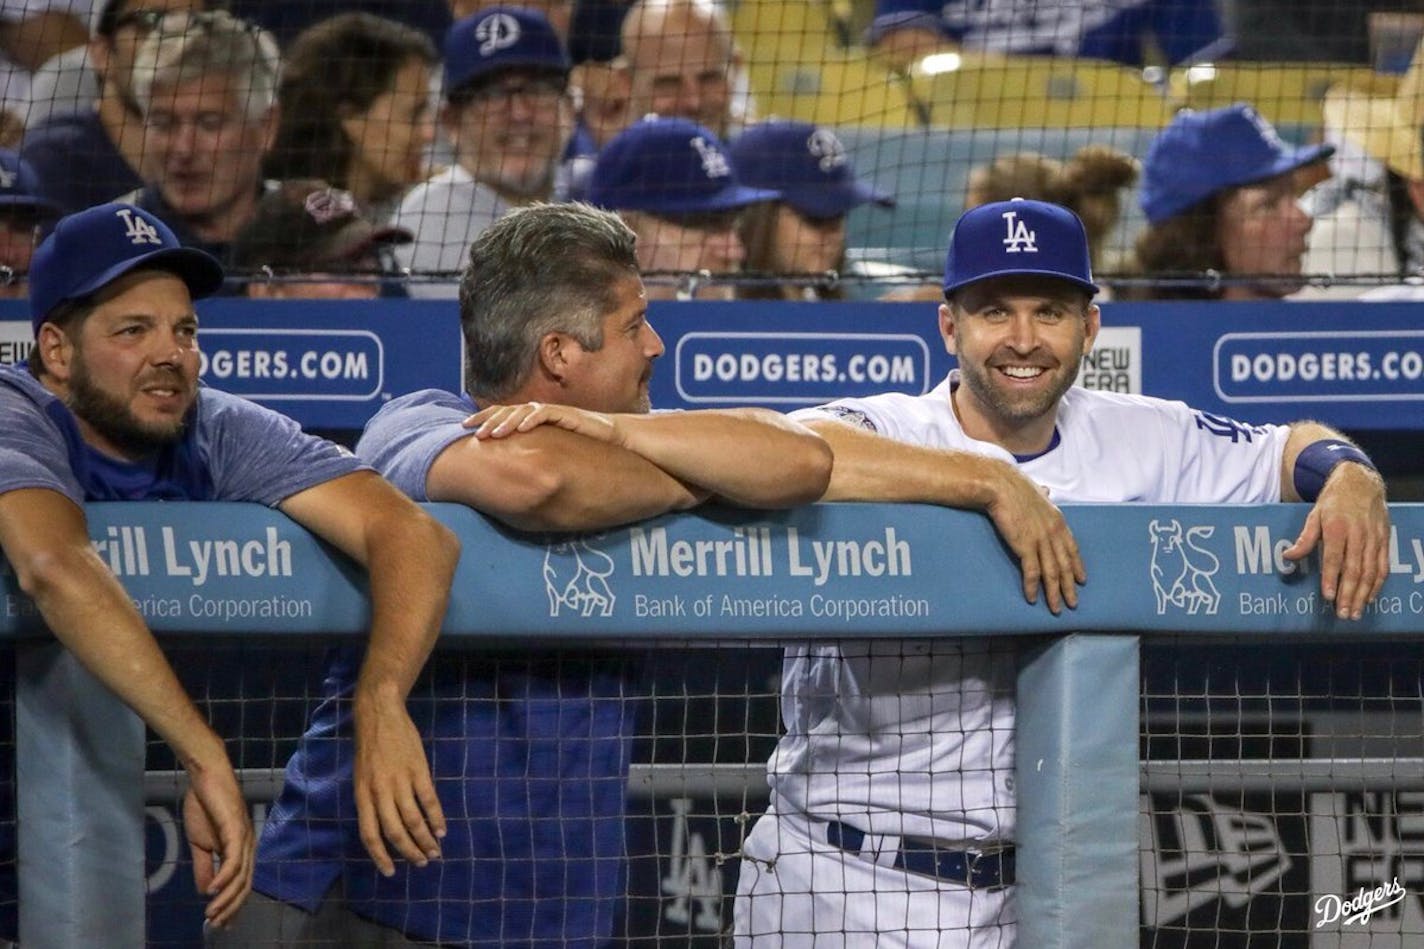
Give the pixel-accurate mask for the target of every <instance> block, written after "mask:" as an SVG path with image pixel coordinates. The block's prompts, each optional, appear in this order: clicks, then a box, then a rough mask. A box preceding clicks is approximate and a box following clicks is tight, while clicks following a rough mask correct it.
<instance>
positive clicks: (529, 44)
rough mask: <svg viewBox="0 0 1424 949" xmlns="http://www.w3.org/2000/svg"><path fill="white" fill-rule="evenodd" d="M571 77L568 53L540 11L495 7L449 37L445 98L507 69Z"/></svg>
mask: <svg viewBox="0 0 1424 949" xmlns="http://www.w3.org/2000/svg"><path fill="white" fill-rule="evenodd" d="M516 68H523V69H539V70H545V71H548V72H552V73H559V74H562V75H567V74H568V72H569V54H568V51H567V50H566V49H565V48H564V44H563V41H562V40H560V39H559V34H557V33H555V32H554V28H553V27H552V26H551V25H550V24H549V21H548V20H547V19H546V18H545V17H544V14H542V13H540V12H538V11H537V10H525V9H523V8H521V7H513V6H508V7H506V6H495V7H489V8H487V9H484V10H481V11H479V12H478V13H476V14H473V15H472V16H468V17H465V19H463V20H460V21H459V22H457V23H456V24H455V25H454V26H452V27H450V30H449V32H447V33H446V34H445V96H446V97H447V98H448V97H449V96H450V95H451V94H453V93H456V92H458V91H459V90H460V88H461V87H462V86H465V85H467V84H469V83H471V82H473V81H474V80H476V79H482V78H484V77H485V76H487V75H489V74H490V73H493V72H497V71H500V70H505V69H516Z"/></svg>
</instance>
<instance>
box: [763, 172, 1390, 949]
mask: <svg viewBox="0 0 1424 949" xmlns="http://www.w3.org/2000/svg"><path fill="white" fill-rule="evenodd" d="M1097 289H1098V288H1097V286H1096V285H1095V284H1094V283H1093V279H1092V272H1091V268H1090V266H1089V262H1088V247H1087V239H1086V237H1085V235H1084V232H1083V225H1082V223H1081V222H1080V221H1079V220H1078V218H1077V217H1076V216H1075V215H1074V214H1073V213H1072V212H1070V211H1068V210H1066V209H1064V208H1061V207H1058V206H1057V205H1052V204H1047V203H1044V202H1039V201H1024V200H1020V199H1015V200H1014V201H1009V202H998V203H994V204H988V205H983V206H981V207H978V208H975V209H974V210H972V211H970V212H968V213H966V214H965V215H964V217H963V218H961V219H960V221H959V224H958V225H957V226H956V227H955V231H954V234H953V235H952V236H951V238H950V248H949V256H948V260H947V263H946V267H945V281H944V291H945V303H944V304H943V305H941V306H940V309H939V322H940V332H941V335H942V336H943V338H944V344H945V348H946V349H947V350H948V351H949V352H950V353H951V354H952V355H954V356H956V357H957V359H958V362H959V368H958V369H957V370H955V371H954V372H951V373H950V375H949V378H948V379H946V380H945V381H944V382H943V383H941V384H940V385H939V386H937V387H936V388H935V389H934V390H933V391H931V392H929V393H926V394H924V395H920V396H913V395H905V394H900V393H889V394H885V395H880V396H872V397H869V398H864V399H844V400H841V401H838V402H833V403H831V404H829V405H825V406H820V407H818V408H814V409H807V410H803V411H800V412H797V413H796V414H795V417H796V418H797V419H798V420H799V421H802V422H803V423H805V424H806V425H807V426H808V427H810V428H812V429H813V430H815V431H817V432H819V433H820V434H821V435H822V436H823V437H824V438H825V439H826V441H827V442H829V443H830V444H831V446H832V448H833V449H834V451H835V464H834V468H833V469H832V474H831V485H830V487H829V488H828V489H827V492H826V495H825V497H824V500H828V501H916V502H928V503H936V504H944V505H948V506H954V507H966V508H972V509H979V510H983V511H985V513H987V514H988V515H989V516H990V517H991V519H992V520H993V521H994V524H995V526H996V527H997V528H998V530H999V532H1000V533H1001V534H1002V535H1003V538H1004V540H1005V542H1006V544H1007V545H1008V547H1009V548H1010V549H1011V550H1012V551H1013V552H1014V554H1015V555H1016V556H1018V557H1019V559H1020V563H1021V568H1022V570H1023V578H1024V593H1025V596H1026V597H1027V598H1028V599H1029V600H1030V601H1031V602H1032V601H1034V600H1035V599H1036V598H1037V595H1038V590H1039V587H1040V586H1041V587H1042V589H1043V592H1044V594H1045V598H1046V600H1047V603H1048V606H1049V608H1050V609H1051V610H1053V612H1055V613H1057V612H1058V611H1059V610H1060V609H1061V607H1062V605H1063V604H1064V603H1066V604H1067V605H1068V606H1070V607H1072V606H1075V605H1076V604H1077V595H1078V593H1077V586H1078V584H1081V583H1083V582H1085V581H1086V579H1087V578H1086V575H1085V572H1084V570H1083V565H1082V561H1081V559H1080V557H1079V555H1078V551H1077V547H1076V545H1075V544H1074V542H1073V539H1072V537H1071V535H1070V534H1069V533H1068V531H1067V528H1066V526H1065V525H1064V523H1063V521H1062V517H1061V515H1060V514H1059V513H1058V512H1057V510H1056V509H1054V508H1053V506H1052V502H1056V503H1063V502H1096V503H1112V502H1147V503H1165V504H1171V503H1270V502H1278V501H1310V502H1314V506H1313V507H1312V508H1311V510H1310V513H1309V515H1308V516H1307V518H1306V522H1305V526H1304V528H1303V530H1302V531H1301V533H1300V535H1299V537H1298V538H1297V539H1296V541H1295V543H1294V544H1293V545H1292V546H1291V547H1290V548H1289V549H1288V550H1286V551H1285V556H1286V557H1287V558H1289V559H1292V560H1299V559H1300V558H1302V557H1305V556H1306V555H1307V554H1309V553H1311V552H1312V551H1315V550H1317V548H1318V549H1319V553H1320V562H1321V581H1320V582H1321V591H1322V594H1323V595H1324V597H1325V599H1327V600H1329V601H1332V602H1333V603H1334V604H1335V609H1336V612H1337V613H1338V615H1339V616H1340V617H1341V618H1349V619H1358V618H1359V617H1360V616H1361V614H1362V611H1363V609H1364V606H1365V603H1366V602H1367V601H1368V600H1369V599H1370V598H1371V597H1373V596H1374V595H1375V594H1376V593H1378V591H1379V588H1380V586H1381V584H1382V583H1383V582H1384V578H1385V576H1386V574H1387V570H1388V565H1387V555H1386V550H1387V541H1388V535H1389V515H1388V511H1387V509H1386V507H1385V492H1384V483H1383V481H1382V480H1381V479H1380V477H1379V474H1378V473H1377V472H1376V471H1375V470H1374V467H1373V466H1372V465H1371V464H1370V461H1369V459H1368V458H1367V457H1366V456H1365V454H1364V453H1363V452H1361V451H1360V450H1359V449H1358V448H1357V447H1355V446H1354V445H1352V444H1351V443H1350V442H1348V441H1347V440H1345V439H1344V438H1343V436H1341V435H1340V434H1339V433H1338V432H1335V431H1332V430H1331V429H1329V428H1327V427H1325V426H1323V425H1319V424H1317V423H1314V422H1298V423H1295V424H1292V425H1288V426H1277V425H1260V426H1258V425H1245V424H1242V423H1239V422H1234V421H1232V420H1230V419H1224V418H1220V417H1217V416H1209V415H1206V414H1204V413H1201V412H1198V411H1195V410H1193V409H1191V408H1190V407H1188V406H1187V405H1185V404H1183V403H1180V402H1168V401H1164V400H1161V399H1154V398H1149V397H1146V396H1137V395H1121V394H1116V393H1107V392H1095V391H1090V390H1086V389H1082V388H1076V387H1074V386H1073V382H1074V379H1075V378H1076V376H1077V371H1078V366H1079V365H1080V363H1081V361H1082V356H1083V353H1084V352H1086V351H1087V350H1088V349H1089V348H1091V346H1092V343H1093V340H1094V338H1095V337H1096V336H1097V333H1098V328H1099V322H1100V317H1099V313H1098V308H1097V307H1096V306H1095V305H1093V303H1092V297H1093V295H1094V294H1095V293H1096V292H1097ZM1129 434H1130V437H1128V436H1129ZM1050 499H1051V500H1050ZM1085 595H1096V596H1108V595H1111V590H1110V589H1109V588H1106V587H1104V588H1102V589H1098V590H1096V591H1092V592H1091V593H1089V594H1085ZM1014 669H1015V663H1014V657H1013V654H1012V653H1011V652H1010V651H1009V650H1008V649H1005V648H998V649H995V648H992V647H991V646H989V645H988V644H987V641H986V640H982V639H970V640H922V641H906V642H893V641H877V642H875V643H860V642H850V641H844V642H841V643H839V644H836V645H818V646H802V647H793V648H791V649H789V650H788V652H787V656H786V660H785V663H784V667H783V671H782V714H783V718H784V721H785V725H786V734H785V736H784V737H783V738H782V739H781V741H780V743H779V744H778V746H777V749H776V752H775V753H774V754H773V755H772V758H771V761H770V763H769V765H768V776H769V779H770V782H771V786H772V803H771V808H770V809H769V811H768V812H767V814H766V816H764V817H763V818H761V819H760V820H759V821H758V822H757V824H756V826H755V827H754V828H753V830H752V832H751V834H750V836H749V837H748V839H747V841H746V844H745V846H744V848H743V853H744V859H743V861H742V869H741V876H740V879H739V884H738V898H737V906H736V922H735V932H736V937H737V945H738V946H753V945H754V946H756V947H758V949H763V947H767V946H788V947H793V946H794V947H815V949H825V947H834V946H857V945H868V944H871V943H870V942H867V940H873V944H874V945H876V946H880V947H886V946H906V947H951V946H953V947H961V946H963V947H976V949H977V947H996V949H1007V947H1009V946H1012V945H1014V936H1015V920H1016V916H1015V910H1014V903H1013V883H1014V846H1013V845H1014V818H1015V809H1014V794H1013V784H1012V776H1013V767H1014V761H1013V754H1014V745H1013V728H1014V704H1013V683H1014Z"/></svg>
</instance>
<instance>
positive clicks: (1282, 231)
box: [1134, 103, 1335, 300]
mask: <svg viewBox="0 0 1424 949" xmlns="http://www.w3.org/2000/svg"><path fill="white" fill-rule="evenodd" d="M1334 151H1335V148H1334V146H1333V145H1308V146H1303V147H1293V146H1291V145H1289V144H1287V143H1286V142H1284V141H1282V140H1281V137H1280V135H1278V134H1277V133H1276V130H1275V129H1274V128H1273V127H1272V126H1271V124H1270V123H1269V122H1267V121H1266V119H1265V118H1263V117H1262V116H1261V115H1260V113H1258V112H1257V111H1256V110H1255V109H1253V108H1251V107H1250V106H1248V105H1244V104H1241V103H1237V104H1236V105H1231V106H1226V107H1224V108H1220V109H1212V110H1209V111H1204V112H1197V111H1193V110H1190V109H1186V110H1183V111H1181V112H1179V113H1177V115H1176V117H1175V118H1173V119H1172V122H1171V124H1170V125H1168V126H1167V128H1165V129H1163V130H1162V131H1161V132H1160V133H1158V135H1157V137H1156V138H1154V139H1153V140H1152V144H1151V145H1150V146H1149V147H1148V150H1147V159H1146V161H1145V162H1144V163H1143V170H1142V189H1141V191H1140V193H1139V201H1140V203H1141V205H1142V211H1143V213H1144V214H1145V215H1146V216H1147V227H1146V229H1145V230H1143V232H1142V233H1141V234H1140V235H1139V236H1138V239H1137V269H1138V270H1139V271H1141V272H1142V273H1143V274H1144V275H1146V276H1148V277H1152V276H1162V277H1166V276H1168V275H1171V276H1173V277H1175V278H1176V281H1174V282H1171V283H1169V282H1166V281H1164V282H1162V283H1158V284H1154V285H1152V286H1150V287H1148V288H1147V289H1146V290H1145V291H1142V292H1141V295H1142V296H1145V297H1146V298H1148V299H1159V300H1160V299H1199V300H1271V299H1278V298H1280V297H1284V296H1288V295H1289V294H1291V293H1294V292H1295V291H1296V290H1299V289H1300V288H1301V286H1303V284H1304V278H1303V276H1302V275H1303V272H1304V268H1303V264H1302V261H1303V259H1304V256H1305V252H1306V248H1307V237H1308V235H1309V233H1310V228H1311V224H1312V221H1311V217H1310V215H1309V214H1307V213H1306V212H1305V210H1304V209H1303V208H1302V207H1301V206H1300V203H1299V200H1298V199H1299V197H1300V192H1301V183H1300V178H1299V177H1298V175H1299V174H1301V173H1302V171H1303V170H1307V169H1308V168H1309V167H1310V166H1314V165H1316V164H1317V163H1320V162H1324V161H1325V160H1326V159H1327V158H1329V157H1330V155H1331V154H1333V153H1334ZM1193 278H1197V279H1196V280H1195V282H1194V283H1190V284H1183V283H1182V281H1183V280H1187V281H1191V280H1192V279H1193ZM1134 295H1137V294H1134Z"/></svg>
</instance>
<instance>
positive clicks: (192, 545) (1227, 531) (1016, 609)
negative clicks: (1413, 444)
mask: <svg viewBox="0 0 1424 949" xmlns="http://www.w3.org/2000/svg"><path fill="white" fill-rule="evenodd" d="M429 507H430V509H431V511H432V512H433V513H434V514H435V515H436V516H437V517H438V518H440V519H441V520H443V521H444V522H445V523H447V524H449V525H450V526H451V527H453V528H454V529H455V530H456V532H457V533H458V534H459V536H460V538H461V542H462V545H463V555H462V557H461V561H460V567H459V572H458V574H457V576H456V581H455V585H454V593H453V595H452V597H451V605H450V610H449V612H448V614H447V616H446V623H445V630H444V633H445V635H446V636H447V637H459V636H468V637H474V638H479V637H491V636H494V637H501V636H505V637H507V636H518V637H521V638H529V637H536V638H537V637H547V638H557V639H575V640H577V639H588V638H602V637H609V636H613V637H640V638H651V639H657V638H663V639H697V638H708V639H715V638H724V637H727V636H732V637H735V638H739V639H742V638H745V639H756V638H768V639H782V638H787V637H804V636H821V637H825V636H829V637H832V638H834V637H837V636H844V637H862V636H973V635H1015V634H1036V633H1054V632H1060V633H1061V632H1070V631H1103V632H1119V631H1130V632H1147V633H1150V632H1153V631H1162V632H1203V633H1223V632H1225V633H1247V634H1251V633H1289V634H1321V635H1334V636H1350V637H1356V636H1360V635H1369V634H1399V633H1416V632H1418V631H1419V630H1420V629H1421V624H1424V508H1421V507H1420V506H1418V505H1394V506H1393V507H1392V508H1391V513H1392V515H1393V519H1394V530H1393V535H1392V537H1391V543H1390V576H1389V579H1388V581H1387V582H1386V584H1385V588H1384V591H1383V592H1382V593H1381V595H1380V596H1379V597H1377V598H1376V599H1375V601H1373V602H1372V603H1371V604H1370V605H1369V607H1368V608H1367V610H1366V615H1365V618H1364V619H1363V620H1362V621H1360V622H1358V623H1343V622H1340V621H1337V620H1335V619H1334V617H1333V615H1332V614H1331V612H1330V611H1329V609H1328V607H1327V605H1326V604H1325V603H1324V602H1323V601H1322V600H1321V599H1320V594H1319V574H1318V565H1317V563H1316V562H1315V560H1314V558H1312V559H1310V560H1307V561H1306V562H1304V563H1303V564H1295V563H1292V562H1290V561H1287V560H1285V559H1284V557H1283V556H1282V552H1283V551H1284V550H1285V549H1286V548H1287V547H1289V546H1290V544H1291V541H1292V540H1293V538H1295V537H1296V536H1297V535H1298V533H1299V531H1300V528H1301V525H1302V523H1303V521H1304V518H1305V514H1306V511H1307V508H1306V506H1305V505H1261V506H1245V507H1228V506H1222V507H1214V506H1192V507H1183V508H1172V507H1163V506H1147V505H1141V506H1139V505H1103V506H1096V505H1069V506H1067V507H1065V509H1064V513H1065V515H1066V517H1067V519H1068V522H1069V524H1070V526H1071V527H1072V529H1073V531H1074V534H1075V535H1076V536H1077V538H1078V543H1079V546H1080V548H1081V550H1082V551H1083V557H1084V561H1085V563H1086V565H1087V569H1088V582H1087V584H1086V585H1085V586H1084V587H1083V588H1082V589H1081V591H1080V593H1079V601H1080V602H1079V606H1078V608H1077V609H1076V610H1065V611H1064V612H1063V614H1062V615H1060V616H1056V617H1055V616H1053V615H1052V614H1050V613H1049V612H1048V610H1047V608H1046V607H1045V606H1044V605H1043V604H1042V602H1040V603H1038V604H1028V603H1026V602H1025V601H1024V599H1023V594H1022V590H1021V585H1022V582H1021V579H1020V576H1019V571H1018V565H1017V563H1015V562H1014V561H1013V560H1012V558H1011V556H1010V555H1009V554H1008V553H1007V552H1006V550H1005V548H1004V546H1003V544H1002V542H1001V541H1000V540H999V538H998V537H997V536H996V535H995V533H994V531H993V529H992V527H991V526H990V524H989V522H988V520H987V519H986V518H984V517H982V516H980V515H977V514H971V513H966V512H963V511H949V510H944V509H941V508H935V507H929V506H924V505H871V504H844V505H812V506H810V507H804V508H800V509H797V510H794V511H787V512H775V513H767V512H750V511H740V510H733V509H717V508H710V509H706V510H704V511H702V512H700V513H698V514H695V515H678V516H670V517H664V518H659V519H656V520H652V521H647V522H643V523H639V524H634V525H630V526H628V527H624V528H620V529H617V530H613V531H609V532H607V533H604V534H599V535H586V536H535V535H520V534H515V533H512V532H509V531H506V530H503V529H501V528H498V527H496V526H495V525H493V524H492V523H491V522H490V521H488V520H486V519H485V518H483V517H481V516H480V515H477V514H475V513H474V512H472V511H470V510H469V509H467V508H463V507H459V506H456V505H445V504H437V505H430V506H429ZM89 517H90V528H91V535H92V538H93V542H94V546H95V550H96V551H97V552H98V553H99V555H100V556H101V557H102V558H103V559H104V560H105V562H106V563H108V564H109V566H110V569H112V570H113V571H114V573H115V574H116V575H117V576H119V578H120V579H121V580H122V581H123V583H124V584H125V586H126V588H127V589H128V591H129V594H130V596H132V597H133V599H134V601H135V603H136V604H137V605H138V607H139V609H140V610H141V612H143V614H144V615H145V617H146V618H147V619H148V620H149V622H150V623H151V624H152V625H153V626H154V627H155V628H156V629H159V630H175V631H183V632H191V633H202V632H214V633H243V632H264V633H268V632H270V633H278V634H281V633H292V634H309V633H312V632H327V633H361V632H364V630H365V628H366V623H367V622H368V615H369V610H368V608H367V601H366V594H365V589H364V578H363V576H362V574H361V572H360V571H359V570H356V569H355V568H354V567H353V566H352V565H351V564H350V563H348V562H346V561H345V559H344V558H341V557H339V556H337V555H333V554H332V553H331V552H330V551H329V550H328V549H327V548H325V547H323V546H322V545H320V544H318V543H317V542H316V541H315V540H314V539H313V538H312V536H311V535H309V534H307V533H306V532H305V531H303V530H302V529H301V528H299V527H298V526H296V525H295V524H294V523H293V522H291V521H290V520H288V519H287V518H286V517H284V516H283V515H281V514H278V513H276V512H273V511H270V510H268V509H266V508H262V507H258V506H253V505H240V504H202V505H194V504H177V503H170V504H100V505H91V506H90V508H89ZM0 597H3V602H0V632H29V631H33V630H34V629H36V628H37V621H36V617H35V615H34V607H33V605H32V604H31V603H30V602H29V600H28V599H27V598H26V597H25V596H24V595H23V594H21V593H20V592H19V590H18V589H17V587H16V584H15V578H14V577H13V576H12V575H10V574H9V573H8V571H6V572H5V573H4V574H3V575H0ZM1040 600H1041V597H1040Z"/></svg>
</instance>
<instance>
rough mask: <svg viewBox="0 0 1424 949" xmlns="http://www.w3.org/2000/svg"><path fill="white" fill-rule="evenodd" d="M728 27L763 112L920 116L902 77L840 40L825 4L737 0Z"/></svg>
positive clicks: (859, 120) (858, 118)
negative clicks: (889, 72) (740, 52)
mask: <svg viewBox="0 0 1424 949" xmlns="http://www.w3.org/2000/svg"><path fill="white" fill-rule="evenodd" d="M732 31H733V33H734V34H735V36H736V38H737V43H738V45H739V46H740V47H741V50H742V54H743V57H744V59H745V61H746V66H747V72H748V75H749V77H750V81H751V89H752V96H753V98H754V99H755V101H756V104H757V110H758V112H759V113H760V114H761V115H763V116H777V117H779V118H792V119H800V120H802V121H806V122H816V123H818V124H823V125H873V126H880V127H885V128H911V127H916V126H918V125H920V124H922V122H921V118H922V117H917V116H916V115H915V114H914V113H913V112H912V111H911V108H910V100H909V97H908V96H907V94H906V89H905V86H904V84H903V83H902V82H899V81H897V80H895V79H894V78H892V77H890V76H889V75H888V74H887V73H886V71H885V69H884V68H883V67H881V66H879V65H877V64H876V63H874V62H872V61H871V60H870V58H869V57H868V56H866V55H865V53H864V52H863V51H860V50H858V49H845V48H843V47H842V44H841V41H840V40H839V39H838V38H837V35H836V32H835V27H834V25H833V23H832V17H831V13H830V10H829V8H828V7H827V6H826V5H824V4H818V3H808V2H805V0H743V2H741V3H739V4H737V8H736V12H735V13H734V14H733V16H732Z"/></svg>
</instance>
